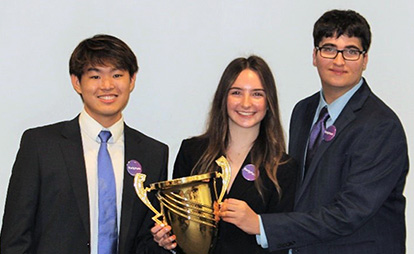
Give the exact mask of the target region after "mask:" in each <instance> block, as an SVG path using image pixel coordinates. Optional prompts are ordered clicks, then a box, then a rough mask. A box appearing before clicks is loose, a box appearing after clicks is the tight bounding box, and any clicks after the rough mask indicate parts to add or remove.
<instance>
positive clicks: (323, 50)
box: [316, 46, 366, 61]
mask: <svg viewBox="0 0 414 254" xmlns="http://www.w3.org/2000/svg"><path fill="white" fill-rule="evenodd" d="M316 50H319V52H320V54H321V57H323V58H328V59H335V58H336V56H337V55H338V53H341V54H342V57H343V58H344V59H345V60H348V61H356V60H358V59H359V57H360V56H361V55H364V54H365V53H366V52H365V51H364V50H359V49H355V48H347V49H343V50H338V49H336V48H335V47H330V46H322V47H316Z"/></svg>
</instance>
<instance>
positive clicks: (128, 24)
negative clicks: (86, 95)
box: [0, 0, 414, 253]
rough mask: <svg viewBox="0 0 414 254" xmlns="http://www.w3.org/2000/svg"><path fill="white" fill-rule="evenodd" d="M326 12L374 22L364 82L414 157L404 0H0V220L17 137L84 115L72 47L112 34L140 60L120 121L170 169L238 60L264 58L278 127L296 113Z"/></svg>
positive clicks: (413, 95)
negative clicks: (348, 12) (163, 152)
mask: <svg viewBox="0 0 414 254" xmlns="http://www.w3.org/2000/svg"><path fill="white" fill-rule="evenodd" d="M333 8H340V9H354V10H356V11H358V12H360V13H361V14H362V15H364V16H365V17H366V18H367V19H368V21H369V23H370V24H371V29H372V32H373V43H372V47H371V50H370V52H369V64H368V69H367V70H366V71H365V73H364V76H365V77H366V78H367V80H368V82H369V84H370V85H371V88H372V89H373V90H374V92H375V93H376V94H377V95H379V96H380V97H381V98H382V99H383V100H384V101H385V102H386V103H387V104H388V105H389V106H390V107H391V108H393V109H394V110H395V112H396V113H397V114H398V115H399V116H400V118H401V121H402V122H403V124H404V126H405V129H406V132H407V136H408V140H409V149H410V155H411V156H410V157H411V158H414V156H413V152H412V151H413V136H414V131H413V130H414V118H413V116H412V113H411V114H410V112H409V109H411V111H412V109H413V99H414V92H413V90H414V89H413V88H412V85H413V81H412V78H411V77H412V74H413V70H414V64H413V59H414V54H413V51H414V50H413V44H414V15H413V14H412V13H413V11H414V2H413V1H411V0H400V1H386V0H365V1H360V0H348V1H337V0H314V1H309V0H296V1H295V0H293V1H292V0H280V1H277V0H267V1H253V0H251V1H240V0H239V1H237V0H233V1H230V0H209V1H194V0H182V1H181V0H176V1H167V0H159V1H149V0H148V1H143V0H123V1H109V0H99V1H98V0H94V1H84V0H82V1H81V0H71V1H45V0H38V1H24V0H14V1H7V3H6V1H2V7H1V8H0V87H1V91H2V97H3V99H2V100H1V107H0V113H1V116H2V119H3V120H2V121H1V132H0V140H1V141H2V146H1V147H0V154H1V157H0V217H2V215H3V206H4V199H5V195H6V189H7V185H8V179H9V177H10V172H11V168H12V164H13V161H14V158H15V155H16V152H17V150H18V145H19V141H20V136H21V134H22V132H23V131H24V130H25V129H27V128H29V127H34V126H40V125H45V124H48V123H52V122H56V121H60V120H65V119H71V118H73V117H74V116H75V115H76V114H77V113H78V112H79V111H80V110H81V108H82V103H81V100H80V98H79V96H78V95H77V94H76V93H75V92H74V91H73V89H72V87H71V85H70V80H69V75H68V59H69V56H70V54H71V52H72V50H73V49H74V48H75V47H76V45H77V44H78V43H79V42H80V41H81V40H83V39H85V38H87V37H90V36H92V35H94V34H97V33H109V34H113V35H115V36H117V37H119V38H121V39H123V40H124V41H126V42H127V43H128V44H129V45H130V46H131V48H132V49H133V50H134V52H135V53H136V54H137V56H138V61H139V65H140V71H139V73H138V77H137V83H136V89H135V91H134V92H133V94H132V97H131V100H130V103H129V106H128V107H127V109H126V111H125V119H126V122H127V123H128V124H129V125H130V126H132V127H135V128H138V129H140V130H141V131H143V132H144V133H146V134H148V135H150V136H153V137H155V138H157V139H159V140H162V141H164V142H165V143H167V144H168V145H169V146H170V169H171V166H172V163H173V162H174V158H175V155H176V153H177V150H178V147H179V145H180V142H181V140H182V139H184V138H187V137H189V136H193V135H197V134H200V133H201V132H202V131H203V129H204V123H205V119H206V116H207V111H208V108H209V106H210V101H211V99H212V96H213V92H214V91H215V88H216V86H217V84H218V81H219V78H220V76H221V73H222V72H223V70H224V68H225V66H226V65H227V64H228V63H229V62H230V61H231V60H232V59H234V58H236V57H239V56H248V55H249V54H258V55H260V56H262V57H263V58H264V59H265V60H267V62H268V63H269V65H270V66H271V68H272V70H273V72H274V74H275V77H276V81H277V86H278V92H279V97H280V107H281V110H282V116H283V125H284V127H285V129H286V130H287V129H288V123H289V116H290V112H291V110H292V108H293V106H294V104H295V103H296V102H297V101H298V100H299V99H301V98H304V97H306V96H307V95H309V94H311V93H313V92H315V91H317V90H318V89H319V86H320V83H319V78H318V75H317V72H316V70H315V68H314V67H313V66H312V58H311V55H312V28H313V24H314V22H315V21H316V19H317V18H318V17H319V16H320V15H322V13H324V12H325V11H326V10H329V9H333ZM27 170H30V168H27ZM170 174H171V172H170ZM412 178H413V176H412V175H409V177H408V181H407V187H406V190H405V194H406V196H407V200H408V206H407V224H408V241H407V242H408V250H409V252H410V250H412V249H414V216H413V215H412V214H413V211H414V205H413V203H412V200H414V187H413V185H412V184H411V183H412V182H413V179H412ZM411 253H414V252H411Z"/></svg>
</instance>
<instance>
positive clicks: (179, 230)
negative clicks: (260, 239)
mask: <svg viewBox="0 0 414 254" xmlns="http://www.w3.org/2000/svg"><path fill="white" fill-rule="evenodd" d="M216 163H217V164H218V165H219V166H220V167H221V169H222V172H221V173H220V172H212V173H206V174H202V175H194V176H188V177H183V178H178V179H173V180H170V181H163V182H157V183H152V184H150V186H149V187H147V188H145V187H144V182H145V177H146V175H145V174H140V173H138V174H136V175H135V178H134V187H135V191H136V193H137V195H138V197H139V198H140V199H141V201H142V202H144V204H145V205H147V206H148V208H150V209H151V210H152V211H153V212H154V213H155V216H154V217H152V219H153V220H154V221H155V222H156V223H159V224H160V223H164V224H168V225H170V226H171V228H172V233H173V234H175V236H176V241H177V248H176V249H175V250H176V251H177V252H178V253H182V254H208V253H210V251H211V250H212V249H213V247H214V244H215V238H216V236H217V230H218V228H217V225H218V220H219V219H218V215H217V214H218V207H219V204H220V203H221V201H222V199H223V197H224V194H225V192H226V190H227V187H228V185H229V181H230V166H229V163H228V161H227V160H226V158H225V157H224V156H222V157H220V158H219V159H217V160H216ZM218 178H221V179H222V187H221V191H220V195H217V194H218V192H217V180H218ZM153 190H157V193H156V197H157V198H158V200H159V201H160V207H161V212H158V211H157V209H155V207H154V206H152V204H151V203H150V202H149V200H148V198H147V193H148V192H150V191H153ZM161 217H162V219H161ZM160 219H161V220H160Z"/></svg>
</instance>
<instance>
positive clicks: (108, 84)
mask: <svg viewBox="0 0 414 254" xmlns="http://www.w3.org/2000/svg"><path fill="white" fill-rule="evenodd" d="M113 87H114V83H113V80H112V79H111V78H108V77H105V78H102V82H101V89H103V90H110V89H112V88H113Z"/></svg>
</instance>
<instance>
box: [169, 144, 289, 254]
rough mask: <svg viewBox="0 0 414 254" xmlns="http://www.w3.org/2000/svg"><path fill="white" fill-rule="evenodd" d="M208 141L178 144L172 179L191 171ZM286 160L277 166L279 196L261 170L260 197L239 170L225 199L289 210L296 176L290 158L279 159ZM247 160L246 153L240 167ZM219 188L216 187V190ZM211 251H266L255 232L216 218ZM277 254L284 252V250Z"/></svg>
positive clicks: (266, 209) (225, 253)
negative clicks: (217, 226)
mask: <svg viewBox="0 0 414 254" xmlns="http://www.w3.org/2000/svg"><path fill="white" fill-rule="evenodd" d="M207 144H208V140H207V139H200V138H192V139H187V140H184V141H183V142H182V144H181V147H180V150H179V152H178V155H177V159H176V161H175V164H174V172H173V178H179V177H185V176H189V175H191V170H192V169H193V167H194V166H195V164H196V163H197V161H198V160H199V159H200V157H201V155H202V154H203V152H204V151H205V149H206V147H207ZM283 160H284V161H286V160H288V162H287V163H286V164H283V165H280V167H279V169H278V173H277V177H278V181H279V184H280V187H281V188H282V193H283V195H282V197H281V199H280V200H279V195H278V193H277V191H276V188H275V186H274V184H273V183H272V181H271V180H270V179H269V178H268V177H267V174H266V173H265V171H262V172H260V177H261V180H262V184H263V187H264V188H263V190H264V191H263V199H262V197H261V196H260V194H259V192H258V191H257V189H256V187H255V185H254V182H253V181H247V180H246V179H244V178H243V175H242V172H241V170H240V171H239V173H238V174H237V176H236V178H235V179H234V183H233V184H232V187H231V189H230V192H229V193H228V194H226V195H225V198H235V199H239V200H243V201H245V202H246V203H247V204H248V205H249V206H250V208H252V209H253V211H255V212H256V213H258V214H262V213H278V212H289V211H292V209H293V202H294V197H295V186H296V176H297V165H296V162H294V161H293V160H291V159H290V160H289V159H288V157H287V155H286V156H285V157H284V158H283ZM249 163H250V155H248V156H247V158H246V160H245V161H244V163H243V165H242V167H244V166H245V165H247V164H249ZM217 171H220V168H219V167H218V166H217ZM220 189H221V187H220V188H219V190H220ZM214 253H215V254H228V253H229V254H232V253H235V254H236V253H237V254H244V253H246V254H254V253H268V252H267V251H266V250H264V249H262V248H261V247H260V246H259V245H258V244H257V242H256V236H255V235H248V234H246V233H245V232H244V231H242V230H241V229H239V228H238V227H236V226H235V225H233V224H231V223H227V222H224V221H220V223H219V231H218V240H217V245H216V249H215V251H214ZM280 253H287V252H285V251H283V252H280Z"/></svg>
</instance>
